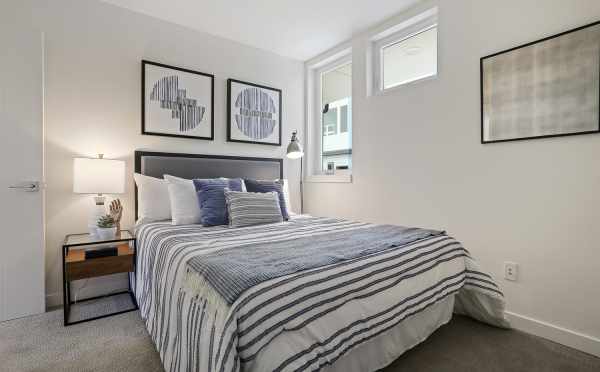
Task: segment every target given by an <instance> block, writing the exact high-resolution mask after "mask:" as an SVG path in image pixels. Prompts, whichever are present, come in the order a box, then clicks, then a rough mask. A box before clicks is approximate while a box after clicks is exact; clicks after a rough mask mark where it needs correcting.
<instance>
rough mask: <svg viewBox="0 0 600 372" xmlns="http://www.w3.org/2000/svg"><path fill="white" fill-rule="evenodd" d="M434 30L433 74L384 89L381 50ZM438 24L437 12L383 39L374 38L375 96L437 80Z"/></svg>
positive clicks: (438, 71) (438, 57) (438, 55)
mask: <svg viewBox="0 0 600 372" xmlns="http://www.w3.org/2000/svg"><path fill="white" fill-rule="evenodd" d="M433 28H435V29H436V34H437V37H436V40H437V41H436V58H437V61H436V69H435V74H433V75H427V76H423V77H418V78H415V79H413V80H409V81H405V82H401V83H398V84H395V85H392V86H391V87H388V88H385V87H384V74H385V71H384V66H383V62H384V61H383V50H384V49H385V48H388V47H390V46H393V45H396V44H399V43H401V42H403V41H406V40H408V39H410V38H412V37H415V36H417V35H419V34H421V33H423V32H425V31H429V30H431V29H433ZM439 45H440V43H439V24H438V17H437V11H436V12H435V13H434V14H433V15H431V16H429V17H427V18H425V19H423V20H421V21H418V22H415V23H413V24H411V25H409V26H406V27H403V28H401V29H400V30H398V31H395V32H393V33H391V34H389V35H386V36H383V37H379V38H374V39H373V41H372V50H373V53H372V55H373V61H372V63H373V67H374V68H373V90H374V92H375V94H383V93H386V92H389V91H394V90H397V89H401V88H402V87H404V86H406V85H411V84H415V83H419V82H423V81H427V80H433V79H437V77H438V76H439V73H440V69H439V65H440V63H439V59H440V53H439Z"/></svg>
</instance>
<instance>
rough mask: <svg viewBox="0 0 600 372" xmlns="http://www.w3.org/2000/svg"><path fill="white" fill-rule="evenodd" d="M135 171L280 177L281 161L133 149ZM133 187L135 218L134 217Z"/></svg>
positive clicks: (157, 174)
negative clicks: (134, 150)
mask: <svg viewBox="0 0 600 372" xmlns="http://www.w3.org/2000/svg"><path fill="white" fill-rule="evenodd" d="M135 172H136V173H141V174H145V175H147V176H151V177H157V178H162V177H163V175H165V174H170V175H172V176H177V177H182V178H189V179H192V178H218V177H228V178H252V179H276V178H283V160H282V159H275V158H251V157H239V156H223V155H199V154H178V153H167V152H153V151H136V152H135ZM137 199H138V198H137V187H136V188H135V218H136V220H137V218H138V205H137Z"/></svg>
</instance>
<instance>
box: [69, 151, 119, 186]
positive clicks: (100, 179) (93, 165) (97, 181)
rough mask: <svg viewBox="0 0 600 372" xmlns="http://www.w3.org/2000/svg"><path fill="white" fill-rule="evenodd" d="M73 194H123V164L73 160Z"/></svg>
mask: <svg viewBox="0 0 600 372" xmlns="http://www.w3.org/2000/svg"><path fill="white" fill-rule="evenodd" d="M73 192H74V193H77V194H122V193H124V192H125V162H124V161H122V160H110V159H90V158H75V159H73Z"/></svg>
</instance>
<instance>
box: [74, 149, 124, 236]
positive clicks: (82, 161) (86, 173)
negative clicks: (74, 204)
mask: <svg viewBox="0 0 600 372" xmlns="http://www.w3.org/2000/svg"><path fill="white" fill-rule="evenodd" d="M73 192H74V193H76V194H96V196H94V198H93V201H94V204H93V207H92V208H91V209H90V214H89V218H88V230H89V233H90V234H91V235H93V236H96V235H97V234H96V227H97V222H98V219H99V218H100V217H101V216H104V215H106V214H107V211H106V207H105V205H104V202H105V199H106V198H105V196H104V194H123V193H124V192H125V162H124V161H122V160H111V159H104V157H103V155H102V154H99V155H98V158H74V159H73Z"/></svg>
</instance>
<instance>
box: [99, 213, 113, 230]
mask: <svg viewBox="0 0 600 372" xmlns="http://www.w3.org/2000/svg"><path fill="white" fill-rule="evenodd" d="M97 225H98V227H99V228H102V229H110V228H111V227H115V219H114V218H112V216H111V215H109V214H107V215H106V216H102V217H100V218H98V223H97Z"/></svg>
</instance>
